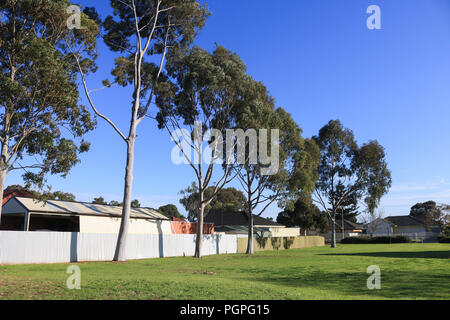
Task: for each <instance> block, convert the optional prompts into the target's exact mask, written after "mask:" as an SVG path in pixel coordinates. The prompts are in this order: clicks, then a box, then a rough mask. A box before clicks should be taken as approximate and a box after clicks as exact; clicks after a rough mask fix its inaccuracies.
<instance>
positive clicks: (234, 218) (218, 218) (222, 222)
mask: <svg viewBox="0 0 450 320" xmlns="http://www.w3.org/2000/svg"><path fill="white" fill-rule="evenodd" d="M204 222H208V223H214V225H215V226H216V227H217V226H248V216H247V214H246V213H245V212H210V213H209V214H208V215H207V216H206V217H205V219H204ZM253 225H255V226H266V227H284V226H283V225H282V224H280V223H277V222H275V221H272V220H269V219H266V218H263V217H260V216H257V215H253Z"/></svg>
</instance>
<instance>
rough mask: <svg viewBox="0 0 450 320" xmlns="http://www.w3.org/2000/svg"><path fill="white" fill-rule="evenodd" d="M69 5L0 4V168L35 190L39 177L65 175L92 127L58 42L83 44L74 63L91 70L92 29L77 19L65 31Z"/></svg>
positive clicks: (34, 0) (57, 0) (26, 0)
mask: <svg viewBox="0 0 450 320" xmlns="http://www.w3.org/2000/svg"><path fill="white" fill-rule="evenodd" d="M70 5H71V3H70V1H68V0H54V1H48V0H21V1H13V0H6V1H2V2H1V4H0V15H1V17H2V20H1V24H0V70H1V72H0V108H1V110H2V111H1V113H0V132H1V133H0V141H1V144H2V145H3V146H4V147H5V148H4V150H3V152H2V158H1V159H2V160H1V163H0V169H1V170H4V171H6V172H10V171H12V170H16V169H25V170H26V173H25V174H24V176H23V178H24V180H25V181H26V182H27V183H33V184H36V185H37V186H39V187H42V186H43V183H44V182H45V176H46V175H47V174H52V175H56V174H61V175H62V176H63V177H65V176H66V175H67V173H68V172H69V170H70V168H71V167H73V166H74V165H75V164H76V163H78V162H79V159H78V154H79V153H81V152H86V151H87V150H88V149H89V144H88V143H87V142H85V141H83V140H82V139H81V137H82V136H83V135H84V134H85V133H86V132H88V131H90V130H92V129H94V126H95V121H93V120H92V119H91V116H90V113H89V112H88V111H87V109H86V108H85V107H84V106H82V105H79V95H78V86H77V84H76V65H75V61H74V59H73V58H72V57H71V56H70V55H69V54H68V53H67V51H66V47H65V43H66V41H69V42H72V43H74V42H75V43H80V42H85V43H86V47H85V53H86V57H85V59H84V60H82V61H81V63H82V65H83V67H84V70H85V72H86V73H88V72H91V71H95V69H96V66H95V63H94V60H95V58H96V53H95V49H96V39H95V35H96V34H97V33H98V26H97V25H96V23H95V22H93V21H91V20H90V19H89V18H88V17H87V16H86V15H82V23H84V26H85V28H84V29H83V30H77V31H75V32H71V31H70V30H69V29H68V28H67V20H68V18H69V15H68V14H67V13H66V9H67V8H68V7H69V6H70ZM61 128H64V129H66V130H67V132H68V133H69V135H67V136H66V135H65V134H63V132H62V130H61ZM69 136H70V137H71V139H69V138H68V137H69ZM80 140H81V141H80Z"/></svg>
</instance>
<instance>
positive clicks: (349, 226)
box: [330, 219, 364, 230]
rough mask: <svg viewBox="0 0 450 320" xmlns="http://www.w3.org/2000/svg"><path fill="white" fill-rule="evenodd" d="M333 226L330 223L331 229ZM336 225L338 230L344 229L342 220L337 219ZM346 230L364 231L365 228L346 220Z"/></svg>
mask: <svg viewBox="0 0 450 320" xmlns="http://www.w3.org/2000/svg"><path fill="white" fill-rule="evenodd" d="M331 225H332V224H331V222H330V227H331ZM335 225H336V228H339V229H340V228H341V227H342V222H341V220H340V219H336V221H335ZM344 229H345V230H362V229H364V227H363V226H361V225H359V224H357V223H354V222H351V221H349V220H347V219H344Z"/></svg>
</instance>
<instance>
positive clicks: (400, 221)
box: [384, 216, 424, 227]
mask: <svg viewBox="0 0 450 320" xmlns="http://www.w3.org/2000/svg"><path fill="white" fill-rule="evenodd" d="M384 220H387V221H389V222H391V223H393V224H395V225H396V226H397V227H412V226H420V227H423V226H424V223H423V221H421V220H420V219H418V218H415V217H411V216H390V217H386V218H384Z"/></svg>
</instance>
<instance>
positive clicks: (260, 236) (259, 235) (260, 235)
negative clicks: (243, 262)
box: [255, 231, 269, 248]
mask: <svg viewBox="0 0 450 320" xmlns="http://www.w3.org/2000/svg"><path fill="white" fill-rule="evenodd" d="M264 234H265V233H264V232H263V231H256V232H255V239H256V242H257V243H258V244H259V246H260V247H261V248H265V247H266V244H267V241H268V240H269V238H268V237H265V236H264Z"/></svg>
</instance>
